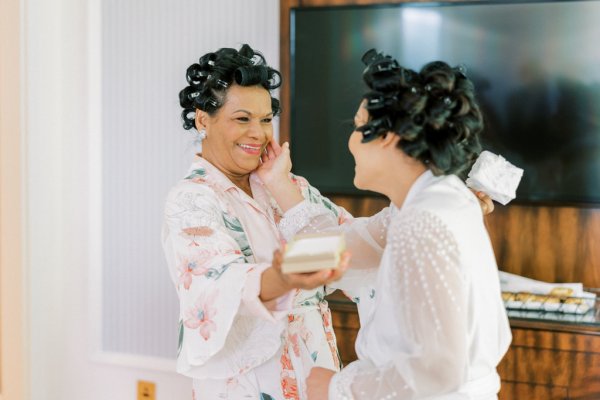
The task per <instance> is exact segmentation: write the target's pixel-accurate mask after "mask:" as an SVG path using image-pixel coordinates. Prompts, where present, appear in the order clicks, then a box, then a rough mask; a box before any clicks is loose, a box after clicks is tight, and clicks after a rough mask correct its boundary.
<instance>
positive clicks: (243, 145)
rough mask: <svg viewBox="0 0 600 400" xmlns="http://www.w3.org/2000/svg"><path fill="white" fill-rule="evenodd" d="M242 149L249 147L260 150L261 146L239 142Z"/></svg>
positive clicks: (249, 148)
mask: <svg viewBox="0 0 600 400" xmlns="http://www.w3.org/2000/svg"><path fill="white" fill-rule="evenodd" d="M238 146H240V147H241V148H242V149H248V150H252V151H259V150H260V147H261V146H250V145H247V144H238Z"/></svg>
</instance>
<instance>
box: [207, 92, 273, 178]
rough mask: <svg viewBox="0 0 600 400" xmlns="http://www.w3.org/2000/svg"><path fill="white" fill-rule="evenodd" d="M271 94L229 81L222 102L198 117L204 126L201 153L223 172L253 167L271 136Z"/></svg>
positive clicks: (245, 171)
mask: <svg viewBox="0 0 600 400" xmlns="http://www.w3.org/2000/svg"><path fill="white" fill-rule="evenodd" d="M272 120H273V111H272V109H271V95H270V94H269V92H268V91H267V90H266V89H264V88H263V87H261V86H239V85H232V86H231V87H230V88H229V89H228V91H227V96H226V100H225V104H223V106H222V107H221V108H220V109H219V110H218V111H217V113H216V114H215V115H213V116H209V115H208V114H206V113H202V115H201V116H200V117H199V118H198V120H197V123H198V122H200V125H202V126H199V128H202V127H204V128H205V129H206V134H207V137H206V139H204V141H203V142H202V156H203V157H204V158H206V159H207V160H208V161H210V162H211V163H212V164H214V165H215V166H216V167H217V168H219V169H220V170H221V171H222V172H224V173H226V174H227V175H233V176H242V175H246V174H249V173H251V172H252V171H254V170H255V169H256V168H257V167H258V166H259V163H260V155H261V154H262V152H263V151H264V149H265V147H266V146H267V143H269V141H270V140H271V139H272V138H273V124H272Z"/></svg>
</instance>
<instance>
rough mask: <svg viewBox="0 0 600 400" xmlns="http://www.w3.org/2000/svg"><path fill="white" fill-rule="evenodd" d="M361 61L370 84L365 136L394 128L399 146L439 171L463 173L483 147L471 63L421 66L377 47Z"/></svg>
mask: <svg viewBox="0 0 600 400" xmlns="http://www.w3.org/2000/svg"><path fill="white" fill-rule="evenodd" d="M362 61H363V63H364V64H365V66H366V67H365V70H364V71H363V80H364V82H365V83H366V84H367V87H368V88H369V91H368V92H367V93H365V95H364V96H363V98H364V99H365V100H366V105H365V107H366V109H367V111H368V112H369V117H370V118H369V122H367V123H366V124H365V125H363V126H360V127H358V128H357V130H358V131H360V132H362V135H363V139H362V142H363V143H367V142H370V141H372V140H375V139H376V138H378V137H380V136H385V135H386V134H388V133H394V134H396V135H398V136H400V137H401V138H402V140H400V142H399V143H398V146H399V147H400V149H401V150H402V151H404V152H405V153H406V154H407V155H409V156H410V157H413V158H416V159H418V160H420V161H422V162H423V163H425V164H427V166H428V167H429V168H430V169H431V170H432V172H433V173H434V174H436V175H442V174H443V175H447V174H456V175H459V176H461V177H463V178H464V177H465V176H464V174H465V173H466V172H467V171H468V170H469V169H470V167H471V166H472V164H473V163H474V162H475V160H476V158H477V155H478V154H479V152H480V151H481V145H480V143H479V134H480V132H481V131H482V130H483V118H482V115H481V111H480V108H479V105H478V103H477V101H476V99H475V89H474V86H473V83H472V82H471V81H470V80H469V79H468V77H467V74H466V68H465V67H464V66H462V65H461V66H458V67H454V68H453V67H451V66H449V65H448V64H447V63H445V62H443V61H434V62H431V63H428V64H426V65H425V66H424V67H423V68H421V70H420V71H419V72H416V71H413V70H411V69H408V68H403V67H402V66H400V64H399V63H398V62H397V61H396V60H395V59H393V58H392V57H391V56H389V55H386V54H383V53H379V52H377V50H375V49H371V50H369V51H367V52H366V53H365V54H364V55H363V57H362Z"/></svg>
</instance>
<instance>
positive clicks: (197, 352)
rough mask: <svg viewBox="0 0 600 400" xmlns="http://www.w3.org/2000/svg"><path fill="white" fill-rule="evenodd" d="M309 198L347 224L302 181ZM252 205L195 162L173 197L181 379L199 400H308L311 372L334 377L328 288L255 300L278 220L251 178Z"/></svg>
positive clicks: (169, 229)
mask: <svg viewBox="0 0 600 400" xmlns="http://www.w3.org/2000/svg"><path fill="white" fill-rule="evenodd" d="M293 179H294V181H295V182H296V184H297V185H298V186H299V187H300V189H301V191H302V193H303V195H304V197H305V199H306V200H307V201H308V202H310V203H312V204H314V205H315V206H317V205H318V206H320V207H322V208H324V209H325V210H327V211H326V212H328V213H331V216H332V218H334V219H335V220H339V221H340V222H342V221H343V220H344V219H345V218H346V217H350V216H349V215H348V214H347V213H346V212H345V211H344V210H343V209H340V208H337V207H336V206H334V205H333V204H332V203H331V202H330V201H329V200H327V199H325V198H323V197H322V196H321V195H320V194H319V192H318V191H317V190H316V189H314V188H312V187H311V186H309V185H308V183H307V182H306V180H304V179H302V178H300V177H294V178H293ZM250 185H251V188H252V193H253V197H250V196H248V195H247V194H246V193H244V192H243V191H242V190H241V189H239V188H238V187H237V186H235V185H234V184H233V183H232V182H231V181H230V180H229V179H228V178H227V177H226V176H225V175H223V174H222V173H221V172H220V171H219V170H218V169H217V168H215V167H214V166H213V165H212V164H210V163H209V162H208V161H206V160H204V159H203V158H201V157H198V158H197V159H196V160H195V162H194V163H193V164H192V166H191V168H190V170H189V172H188V173H187V176H186V178H185V179H183V180H182V181H181V182H179V183H178V184H176V185H175V187H173V188H172V190H171V191H170V192H169V195H168V197H167V201H166V206H165V223H164V226H163V232H162V240H163V247H164V251H165V255H166V258H167V262H168V267H169V272H170V276H171V279H172V281H173V283H174V284H175V287H176V289H177V294H178V296H179V301H180V315H179V317H180V321H179V350H178V357H177V371H178V372H179V373H181V374H184V375H186V376H189V377H191V378H193V398H194V399H195V400H201V399H202V400H204V399H206V400H214V399H235V400H237V399H260V400H270V399H275V400H284V399H303V398H305V397H306V396H305V387H304V386H305V378H306V376H307V375H308V373H309V371H310V368H311V367H312V366H313V365H316V366H321V367H325V368H330V369H333V370H339V369H340V361H339V356H338V353H337V348H336V342H335V336H334V333H333V329H332V326H331V315H330V312H329V309H328V306H327V302H326V301H325V300H324V296H325V295H326V292H325V288H318V289H314V290H308V291H304V290H298V291H295V292H292V293H289V294H287V295H286V296H283V297H281V298H279V299H277V300H275V301H271V302H267V303H263V302H261V301H260V300H259V297H258V296H259V293H260V277H261V273H262V272H263V271H264V270H265V269H267V268H269V266H270V264H271V260H272V256H273V251H274V250H275V249H277V248H279V247H280V246H281V243H282V237H281V235H280V234H279V231H278V227H277V222H279V220H281V219H282V218H283V220H284V221H285V219H286V217H285V216H284V215H282V212H281V210H280V209H279V208H278V206H277V205H276V203H275V202H274V201H273V199H272V198H271V197H270V196H269V194H268V192H267V191H266V189H265V188H264V186H263V184H262V182H261V181H260V180H259V179H258V177H257V176H255V175H251V176H250Z"/></svg>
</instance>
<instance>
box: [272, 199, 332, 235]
mask: <svg viewBox="0 0 600 400" xmlns="http://www.w3.org/2000/svg"><path fill="white" fill-rule="evenodd" d="M317 217H321V218H331V219H332V221H331V223H332V224H333V226H336V225H337V223H336V222H335V219H334V216H333V214H332V213H331V211H329V210H328V209H327V208H325V207H324V206H322V205H318V204H314V203H311V202H309V201H308V200H304V201H303V202H301V203H299V204H298V205H296V206H294V207H292V208H290V209H289V210H288V211H287V212H286V213H285V214H284V215H283V218H282V219H281V221H279V224H278V227H279V232H281V234H282V236H283V238H284V239H285V240H286V241H289V240H291V239H292V238H293V237H294V235H296V234H297V233H298V232H300V231H302V232H303V233H315V232H318V231H319V229H318V227H317V226H316V225H315V223H314V220H315V218H317Z"/></svg>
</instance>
